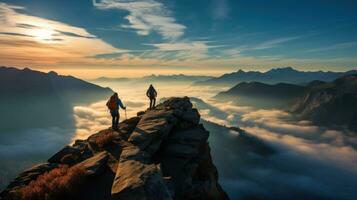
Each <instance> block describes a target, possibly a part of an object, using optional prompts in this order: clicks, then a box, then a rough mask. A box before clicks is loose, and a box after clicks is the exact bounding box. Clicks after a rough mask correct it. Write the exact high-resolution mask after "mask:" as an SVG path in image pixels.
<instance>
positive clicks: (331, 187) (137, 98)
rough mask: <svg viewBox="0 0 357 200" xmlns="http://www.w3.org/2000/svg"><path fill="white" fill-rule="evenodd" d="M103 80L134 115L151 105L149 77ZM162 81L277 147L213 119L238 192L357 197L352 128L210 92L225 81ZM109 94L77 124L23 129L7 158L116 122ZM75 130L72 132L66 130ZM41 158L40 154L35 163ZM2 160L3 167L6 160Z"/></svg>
mask: <svg viewBox="0 0 357 200" xmlns="http://www.w3.org/2000/svg"><path fill="white" fill-rule="evenodd" d="M96 84H98V85H101V86H108V87H111V88H112V89H113V90H114V91H116V92H118V93H119V97H120V98H121V99H122V101H123V103H124V104H125V105H126V106H127V113H126V115H127V117H128V118H129V117H132V116H135V115H136V113H137V112H138V111H141V110H145V109H146V108H147V106H148V99H147V97H146V96H145V93H146V89H147V87H148V85H140V84H115V83H113V82H96ZM154 86H155V87H156V89H157V91H158V98H159V99H160V98H163V97H171V96H190V97H197V98H199V99H192V101H193V103H194V105H195V106H196V107H197V108H198V109H199V111H200V113H201V115H202V118H203V119H205V120H207V121H211V122H215V123H217V124H221V125H229V126H239V127H240V128H242V129H244V130H246V132H247V133H248V134H249V135H252V136H255V137H257V138H259V139H260V140H261V141H262V142H263V143H264V144H266V145H268V146H270V147H271V148H272V149H273V150H274V153H272V154H267V155H260V154H256V153H254V152H246V151H239V146H237V144H238V143H237V138H238V133H236V132H233V131H229V130H227V129H225V128H222V127H221V128H215V127H214V126H207V127H206V128H208V129H209V131H210V132H211V136H210V139H209V142H210V145H211V151H212V156H213V159H214V161H215V165H216V166H217V168H218V170H219V174H220V183H221V184H222V186H223V188H224V189H225V190H226V191H227V192H228V194H229V196H230V198H231V199H351V200H352V199H356V197H357V191H356V190H355V186H356V185H357V151H356V147H357V139H356V138H355V137H353V136H351V134H352V133H350V132H348V131H347V130H329V129H326V128H324V127H317V126H314V125H312V124H311V123H310V122H308V121H295V120H294V117H293V116H291V115H290V114H289V113H287V112H284V111H281V110H262V109H260V110H259V109H255V108H252V107H245V106H235V105H232V104H231V103H229V102H227V103H225V104H223V103H217V102H215V101H213V100H212V99H210V97H212V96H214V95H215V94H217V93H218V92H219V91H222V90H224V89H222V88H220V89H217V88H209V87H191V86H190V84H176V85H172V84H167V83H166V84H165V83H163V84H154ZM200 99H202V100H203V101H204V102H202V101H200ZM105 101H106V100H103V101H100V102H96V103H94V104H91V105H89V106H77V107H74V108H73V110H74V119H75V131H73V130H61V129H56V128H52V129H53V130H51V129H49V130H31V131H28V133H27V134H21V135H23V136H22V138H21V140H20V141H18V142H16V141H14V142H11V143H8V144H7V145H4V144H3V143H1V144H0V157H1V159H2V160H4V157H6V156H11V155H17V156H18V155H26V154H29V155H31V154H36V155H38V154H41V153H43V154H46V156H47V157H48V156H50V155H51V154H53V153H55V152H56V151H57V150H59V148H60V147H61V146H63V145H65V144H67V143H71V142H73V141H74V140H75V139H84V138H87V137H88V136H89V135H90V134H93V133H95V132H96V131H99V130H101V129H104V128H107V127H109V126H110V120H111V119H110V115H109V113H108V111H107V108H106V106H105ZM120 114H121V120H123V119H125V112H124V111H123V110H121V111H120ZM331 117H333V116H331ZM64 132H67V134H65V133H64ZM68 132H69V133H70V134H69V135H70V136H71V137H62V134H64V135H68ZM73 132H75V134H74V135H73V134H72V133H73ZM14 134H15V133H14ZM47 157H44V158H43V159H45V158H47ZM40 160H41V159H37V160H35V161H33V160H32V162H31V163H33V162H39V161H40ZM42 161H43V160H42ZM24 162H26V159H24ZM10 164H11V162H10V163H9V165H10ZM23 166H27V165H26V164H24V165H23ZM0 167H1V169H3V164H1V166H0ZM15 171H16V170H15ZM1 173H5V172H4V171H2V172H1ZM0 176H1V177H3V176H4V175H3V174H0ZM4 182H5V181H4ZM4 182H0V186H2V187H3V185H4ZM1 184H2V185H1Z"/></svg>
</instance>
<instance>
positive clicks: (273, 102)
mask: <svg viewBox="0 0 357 200" xmlns="http://www.w3.org/2000/svg"><path fill="white" fill-rule="evenodd" d="M305 89H306V88H305V87H304V86H299V85H293V84H287V83H278V84H275V85H269V84H265V83H259V82H250V83H247V82H242V83H239V84H237V85H236V86H234V87H233V88H231V89H229V90H227V91H225V92H220V93H218V94H217V95H216V96H214V99H216V100H218V101H223V102H227V101H231V102H233V103H235V104H238V105H245V106H254V107H259V108H287V106H289V105H290V104H291V103H292V102H293V101H294V100H295V99H296V98H298V97H299V96H301V95H302V94H303V93H304V91H305Z"/></svg>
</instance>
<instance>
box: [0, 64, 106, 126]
mask: <svg viewBox="0 0 357 200" xmlns="http://www.w3.org/2000/svg"><path fill="white" fill-rule="evenodd" d="M111 93H112V90H111V89H109V88H102V87H100V86H97V85H94V84H92V83H88V82H85V81H83V80H80V79H77V78H74V77H72V76H61V75H58V74H57V73H56V72H49V73H44V72H39V71H34V70H30V69H28V68H25V69H23V70H20V69H16V68H11V67H0V94H1V99H0V109H1V111H2V112H1V114H0V120H1V122H2V123H1V124H2V125H1V129H2V130H9V129H19V128H20V129H26V128H39V127H44V126H61V125H66V124H69V121H70V120H72V107H73V106H74V105H77V104H87V103H91V102H94V101H97V100H100V99H103V98H104V97H106V96H108V95H110V94H111Z"/></svg>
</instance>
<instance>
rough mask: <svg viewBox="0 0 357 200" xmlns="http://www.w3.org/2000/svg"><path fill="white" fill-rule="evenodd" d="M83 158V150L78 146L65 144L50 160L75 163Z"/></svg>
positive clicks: (69, 163)
mask: <svg viewBox="0 0 357 200" xmlns="http://www.w3.org/2000/svg"><path fill="white" fill-rule="evenodd" d="M81 160H82V159H81V152H80V150H79V149H78V148H75V147H71V146H65V147H64V148H63V149H61V150H60V151H58V152H57V153H55V155H53V156H52V157H51V158H49V159H48V162H49V163H61V164H68V165H73V164H75V163H78V162H80V161H81Z"/></svg>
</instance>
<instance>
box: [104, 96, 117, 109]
mask: <svg viewBox="0 0 357 200" xmlns="http://www.w3.org/2000/svg"><path fill="white" fill-rule="evenodd" d="M107 107H108V109H109V110H116V109H118V102H117V100H116V99H115V97H110V99H109V100H108V102H107Z"/></svg>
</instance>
